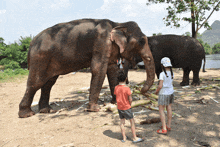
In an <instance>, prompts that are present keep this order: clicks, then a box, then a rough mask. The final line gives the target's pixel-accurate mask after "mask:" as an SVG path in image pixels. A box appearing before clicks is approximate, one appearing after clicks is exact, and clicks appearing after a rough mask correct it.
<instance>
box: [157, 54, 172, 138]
mask: <svg viewBox="0 0 220 147" xmlns="http://www.w3.org/2000/svg"><path fill="white" fill-rule="evenodd" d="M161 66H162V69H163V71H162V72H161V73H160V76H159V85H158V88H157V90H156V92H155V94H158V93H159V99H158V105H159V113H160V119H161V122H162V127H161V129H159V130H157V133H158V134H167V130H168V131H170V130H171V119H172V108H171V104H172V103H173V101H174V95H173V92H174V90H173V71H172V65H171V62H170V59H169V58H168V57H164V58H162V59H161ZM165 106H166V109H167V117H168V121H167V125H166V122H165V114H164V108H165Z"/></svg>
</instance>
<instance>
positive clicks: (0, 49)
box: [0, 37, 32, 69]
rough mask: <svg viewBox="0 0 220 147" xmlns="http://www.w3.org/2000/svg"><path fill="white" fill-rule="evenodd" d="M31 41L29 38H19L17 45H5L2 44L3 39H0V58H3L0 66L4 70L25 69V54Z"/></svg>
mask: <svg viewBox="0 0 220 147" xmlns="http://www.w3.org/2000/svg"><path fill="white" fill-rule="evenodd" d="M31 40H32V38H31V37H25V38H23V37H21V39H20V40H19V43H16V42H15V43H12V44H10V45H6V44H4V42H3V41H4V39H3V38H0V56H2V57H4V58H3V59H1V61H0V65H3V66H4V67H5V69H17V68H21V67H27V54H28V50H29V46H30V42H31ZM1 41H2V43H1Z"/></svg>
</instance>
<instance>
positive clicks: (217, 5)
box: [196, 1, 220, 32]
mask: <svg viewBox="0 0 220 147" xmlns="http://www.w3.org/2000/svg"><path fill="white" fill-rule="evenodd" d="M219 4H220V1H219V2H218V4H217V5H216V6H215V8H213V10H212V12H211V13H210V14H209V16H208V17H207V19H206V20H205V21H204V22H203V23H202V24H201V26H200V27H199V28H198V29H197V30H196V32H197V31H199V29H201V28H202V27H203V25H204V24H205V23H206V22H207V21H208V19H209V18H210V17H211V15H212V13H213V12H214V11H215V9H216V8H217V6H218V5H219Z"/></svg>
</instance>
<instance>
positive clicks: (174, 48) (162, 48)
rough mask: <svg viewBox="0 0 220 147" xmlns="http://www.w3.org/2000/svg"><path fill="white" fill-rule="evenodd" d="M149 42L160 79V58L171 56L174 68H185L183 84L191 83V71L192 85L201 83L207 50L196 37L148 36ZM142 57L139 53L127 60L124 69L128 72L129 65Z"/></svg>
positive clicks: (134, 63) (139, 60) (132, 65)
mask: <svg viewBox="0 0 220 147" xmlns="http://www.w3.org/2000/svg"><path fill="white" fill-rule="evenodd" d="M148 44H149V47H150V50H151V53H152V54H153V58H154V62H155V72H156V74H157V78H158V79H159V74H160V73H161V72H162V68H161V63H160V60H161V59H162V58H163V57H169V58H170V60H171V63H172V66H173V67H174V68H182V69H183V80H182V82H181V83H180V85H181V86H185V85H189V73H190V71H191V70H192V71H193V81H192V83H191V85H194V86H197V85H200V80H199V71H200V68H201V65H202V60H203V59H204V64H203V72H205V61H206V60H205V51H204V48H203V46H202V44H201V43H200V42H199V41H198V40H196V39H195V38H192V37H188V36H179V35H160V36H151V37H148ZM141 61H142V59H141V57H140V56H139V55H138V54H135V55H134V56H133V59H132V60H131V61H128V60H125V62H124V66H123V68H124V71H125V73H128V70H129V67H134V65H136V64H137V63H139V62H141ZM127 83H128V80H127Z"/></svg>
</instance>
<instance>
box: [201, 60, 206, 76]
mask: <svg viewBox="0 0 220 147" xmlns="http://www.w3.org/2000/svg"><path fill="white" fill-rule="evenodd" d="M205 63H206V60H205V56H204V63H203V70H202V71H203V72H206V71H205Z"/></svg>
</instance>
